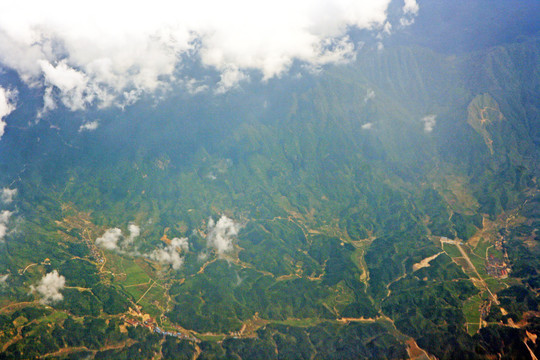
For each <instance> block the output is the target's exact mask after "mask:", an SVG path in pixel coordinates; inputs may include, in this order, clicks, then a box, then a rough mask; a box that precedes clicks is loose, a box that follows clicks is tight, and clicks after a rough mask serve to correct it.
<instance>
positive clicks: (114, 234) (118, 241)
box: [96, 224, 141, 252]
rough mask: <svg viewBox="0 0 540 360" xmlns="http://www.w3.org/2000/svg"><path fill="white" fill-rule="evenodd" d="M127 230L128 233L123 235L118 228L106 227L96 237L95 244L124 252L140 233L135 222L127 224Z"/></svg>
mask: <svg viewBox="0 0 540 360" xmlns="http://www.w3.org/2000/svg"><path fill="white" fill-rule="evenodd" d="M128 231H129V235H128V236H124V235H123V234H122V230H120V229H119V228H112V229H107V230H106V231H105V233H104V234H103V235H102V236H100V237H98V238H97V239H96V245H97V246H99V247H101V248H102V249H106V250H112V251H118V252H125V251H127V250H128V249H129V247H130V246H131V245H133V242H134V241H135V239H136V238H137V237H138V236H139V235H140V234H141V229H140V227H139V226H138V225H135V224H129V226H128Z"/></svg>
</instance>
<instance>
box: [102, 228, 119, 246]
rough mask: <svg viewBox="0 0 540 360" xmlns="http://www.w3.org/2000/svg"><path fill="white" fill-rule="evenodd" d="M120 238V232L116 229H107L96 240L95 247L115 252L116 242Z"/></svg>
mask: <svg viewBox="0 0 540 360" xmlns="http://www.w3.org/2000/svg"><path fill="white" fill-rule="evenodd" d="M121 238H122V230H120V229H118V228H113V229H108V230H107V231H105V233H104V234H103V235H102V236H101V237H98V238H97V239H96V245H97V246H99V247H101V248H103V249H106V250H117V249H118V241H119V240H120V239H121Z"/></svg>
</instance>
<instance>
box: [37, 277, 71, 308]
mask: <svg viewBox="0 0 540 360" xmlns="http://www.w3.org/2000/svg"><path fill="white" fill-rule="evenodd" d="M65 284H66V278H65V277H64V276H62V275H60V274H58V271H56V270H53V271H52V272H50V273H48V274H47V275H45V276H44V277H42V278H41V280H40V281H39V283H38V285H37V286H36V287H34V286H31V287H30V288H31V289H32V291H36V292H38V293H39V294H40V295H41V300H40V301H41V302H42V303H43V304H52V303H54V302H57V301H62V300H63V299H64V296H63V295H62V294H61V293H60V290H62V289H63V288H64V286H65Z"/></svg>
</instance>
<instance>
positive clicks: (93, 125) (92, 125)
mask: <svg viewBox="0 0 540 360" xmlns="http://www.w3.org/2000/svg"><path fill="white" fill-rule="evenodd" d="M98 126H99V121H97V120H94V121H90V122H86V123H84V124H82V125H81V126H80V127H79V132H83V131H94V130H96V129H97V128H98Z"/></svg>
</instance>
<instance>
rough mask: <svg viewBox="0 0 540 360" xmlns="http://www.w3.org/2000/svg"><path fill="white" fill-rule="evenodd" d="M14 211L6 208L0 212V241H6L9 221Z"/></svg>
mask: <svg viewBox="0 0 540 360" xmlns="http://www.w3.org/2000/svg"><path fill="white" fill-rule="evenodd" d="M12 214H13V213H12V212H11V211H8V210H4V211H2V212H0V242H2V241H4V237H5V236H6V234H7V231H8V227H7V225H8V222H9V218H10V217H11V215H12Z"/></svg>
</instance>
